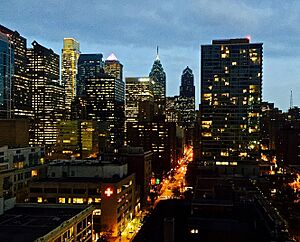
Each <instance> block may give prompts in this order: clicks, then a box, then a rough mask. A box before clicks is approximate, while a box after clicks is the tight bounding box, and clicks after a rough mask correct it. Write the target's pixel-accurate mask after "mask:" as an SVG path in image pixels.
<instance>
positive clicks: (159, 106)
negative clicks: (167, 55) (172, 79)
mask: <svg viewBox="0 0 300 242" xmlns="http://www.w3.org/2000/svg"><path fill="white" fill-rule="evenodd" d="M149 77H151V78H152V80H153V81H154V85H153V92H154V102H155V116H157V117H158V119H163V118H164V115H165V106H166V73H165V72H164V68H163V66H162V64H161V62H160V59H159V53H158V47H157V51H156V59H155V61H154V63H153V65H152V69H151V71H150V73H149Z"/></svg>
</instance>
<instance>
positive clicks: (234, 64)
mask: <svg viewBox="0 0 300 242" xmlns="http://www.w3.org/2000/svg"><path fill="white" fill-rule="evenodd" d="M262 57H263V48H262V44H261V43H250V41H249V39H228V40H213V41H212V44H211V45H203V46H201V136H202V137H201V139H202V141H201V151H202V161H203V162H204V163H205V164H213V165H216V166H217V168H218V169H222V170H223V171H225V173H226V172H233V173H241V174H243V175H244V174H249V173H250V174H255V172H256V170H255V169H256V168H255V165H256V164H257V160H258V158H259V155H260V154H259V146H260V145H259V140H260V137H259V133H260V104H261V97H262ZM229 168H230V169H229ZM249 169H250V170H249ZM229 170H230V171H229Z"/></svg>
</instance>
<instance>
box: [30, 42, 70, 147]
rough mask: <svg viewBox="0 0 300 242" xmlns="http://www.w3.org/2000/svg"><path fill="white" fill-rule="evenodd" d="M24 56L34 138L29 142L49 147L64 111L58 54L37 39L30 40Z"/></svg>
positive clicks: (55, 136)
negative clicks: (29, 87)
mask: <svg viewBox="0 0 300 242" xmlns="http://www.w3.org/2000/svg"><path fill="white" fill-rule="evenodd" d="M27 56H28V75H29V78H30V80H31V82H32V85H31V86H32V105H33V112H34V121H33V126H32V130H33V132H34V137H31V139H30V142H31V144H35V145H46V146H47V147H50V146H51V145H54V144H55V142H56V138H57V134H58V129H57V125H58V123H59V122H60V121H61V120H62V119H63V113H64V88H63V86H61V85H60V83H59V56H58V55H57V54H56V53H54V52H53V50H51V49H47V48H45V47H44V46H42V45H40V44H39V43H37V42H36V41H34V42H32V48H30V49H28V51H27Z"/></svg>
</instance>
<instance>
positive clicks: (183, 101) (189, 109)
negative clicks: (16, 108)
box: [178, 66, 195, 128]
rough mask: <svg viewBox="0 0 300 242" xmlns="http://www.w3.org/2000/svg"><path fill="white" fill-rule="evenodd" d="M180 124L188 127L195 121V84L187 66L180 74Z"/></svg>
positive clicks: (191, 72)
mask: <svg viewBox="0 0 300 242" xmlns="http://www.w3.org/2000/svg"><path fill="white" fill-rule="evenodd" d="M178 108H179V112H180V125H181V126H182V127H185V128H190V127H192V126H193V124H194V122H195V86H194V74H193V71H192V70H191V69H190V68H189V67H188V66H187V67H186V68H185V69H184V70H183V72H182V75H181V86H180V95H179V97H178Z"/></svg>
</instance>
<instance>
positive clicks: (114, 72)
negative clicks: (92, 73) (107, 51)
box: [104, 53, 123, 80]
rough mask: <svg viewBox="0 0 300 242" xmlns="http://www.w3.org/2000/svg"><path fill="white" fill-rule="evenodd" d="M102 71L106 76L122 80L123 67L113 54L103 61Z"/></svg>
mask: <svg viewBox="0 0 300 242" xmlns="http://www.w3.org/2000/svg"><path fill="white" fill-rule="evenodd" d="M104 70H105V73H106V74H108V75H110V76H113V77H115V78H116V79H118V80H123V65H122V64H121V63H120V61H119V60H118V59H117V57H116V56H115V55H114V54H113V53H112V54H111V55H110V56H109V57H107V59H106V60H105V65H104Z"/></svg>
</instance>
